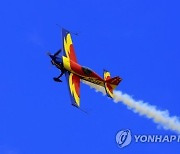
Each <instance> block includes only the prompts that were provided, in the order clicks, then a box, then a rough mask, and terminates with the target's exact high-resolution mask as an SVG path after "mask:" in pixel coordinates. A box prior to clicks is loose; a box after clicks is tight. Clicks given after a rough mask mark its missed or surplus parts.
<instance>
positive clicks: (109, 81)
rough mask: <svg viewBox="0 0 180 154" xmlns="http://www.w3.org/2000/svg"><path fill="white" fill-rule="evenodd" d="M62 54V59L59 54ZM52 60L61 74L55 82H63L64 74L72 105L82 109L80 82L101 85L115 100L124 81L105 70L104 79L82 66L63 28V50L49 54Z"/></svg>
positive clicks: (66, 31)
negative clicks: (114, 92)
mask: <svg viewBox="0 0 180 154" xmlns="http://www.w3.org/2000/svg"><path fill="white" fill-rule="evenodd" d="M60 53H62V56H61V57H60V56H59V54H60ZM48 55H49V57H50V58H51V63H52V64H53V65H55V66H56V67H57V68H58V69H59V70H60V71H61V74H60V75H59V76H58V77H54V78H53V79H54V81H56V82H62V80H61V79H60V78H61V77H62V76H63V75H64V74H65V76H66V79H67V82H68V86H69V92H70V97H71V102H72V105H73V106H75V107H77V108H79V107H80V82H81V80H84V81H88V82H90V83H93V84H96V85H99V86H101V87H104V88H105V91H106V93H107V96H108V97H110V98H113V91H114V89H115V88H116V87H117V86H118V84H119V83H120V82H121V81H122V78H120V77H119V76H116V77H114V78H111V76H110V72H108V71H106V70H104V77H103V78H102V77H100V76H99V75H98V74H97V73H96V72H94V71H93V70H91V69H89V68H87V67H84V66H81V65H80V64H79V63H78V61H77V58H76V54H75V50H74V45H73V42H72V37H71V33H70V31H68V30H66V29H64V28H62V49H60V50H58V51H57V52H56V53H55V54H51V53H48Z"/></svg>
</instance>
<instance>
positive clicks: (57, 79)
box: [53, 78, 62, 82]
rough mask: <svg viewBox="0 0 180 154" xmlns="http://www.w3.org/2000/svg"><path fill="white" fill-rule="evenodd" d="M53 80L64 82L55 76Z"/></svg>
mask: <svg viewBox="0 0 180 154" xmlns="http://www.w3.org/2000/svg"><path fill="white" fill-rule="evenodd" d="M53 80H54V81H56V82H62V80H60V79H59V78H53Z"/></svg>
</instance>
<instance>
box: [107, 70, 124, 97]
mask: <svg viewBox="0 0 180 154" xmlns="http://www.w3.org/2000/svg"><path fill="white" fill-rule="evenodd" d="M104 80H105V82H104V87H105V90H106V93H107V95H108V96H109V97H111V98H113V91H114V89H115V88H116V87H117V86H118V84H119V83H120V82H121V81H122V79H121V78H120V77H118V76H117V77H114V78H111V75H110V72H108V71H105V70H104Z"/></svg>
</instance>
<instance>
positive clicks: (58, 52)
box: [54, 49, 61, 57]
mask: <svg viewBox="0 0 180 154" xmlns="http://www.w3.org/2000/svg"><path fill="white" fill-rule="evenodd" d="M60 52H61V49H60V50H58V51H57V52H56V53H55V54H54V56H55V57H56V56H57V55H59V54H60Z"/></svg>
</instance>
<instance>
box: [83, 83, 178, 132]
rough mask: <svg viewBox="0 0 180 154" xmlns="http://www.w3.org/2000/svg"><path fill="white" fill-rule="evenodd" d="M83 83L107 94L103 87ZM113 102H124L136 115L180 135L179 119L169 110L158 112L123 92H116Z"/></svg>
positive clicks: (154, 107) (153, 107)
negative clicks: (142, 116) (171, 115)
mask: <svg viewBox="0 0 180 154" xmlns="http://www.w3.org/2000/svg"><path fill="white" fill-rule="evenodd" d="M82 82H83V83H85V84H87V85H89V86H90V87H92V88H95V89H96V91H100V92H102V93H103V94H104V95H105V94H106V92H105V89H104V88H103V87H101V86H98V85H95V84H93V83H90V82H87V81H82ZM113 100H114V102H116V103H118V102H122V103H123V104H125V105H126V106H127V107H128V108H130V109H131V110H133V111H134V112H135V113H139V115H144V116H146V117H147V118H149V119H152V120H153V121H154V122H155V123H157V124H159V125H160V126H162V127H163V128H164V129H170V130H172V131H175V132H177V133H180V120H179V118H178V117H176V116H173V117H170V115H169V112H168V110H165V111H161V110H158V109H157V108H156V106H152V105H150V104H148V103H145V102H143V101H136V100H134V99H133V98H132V97H131V96H129V95H128V94H123V93H122V92H121V91H114V98H113Z"/></svg>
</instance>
